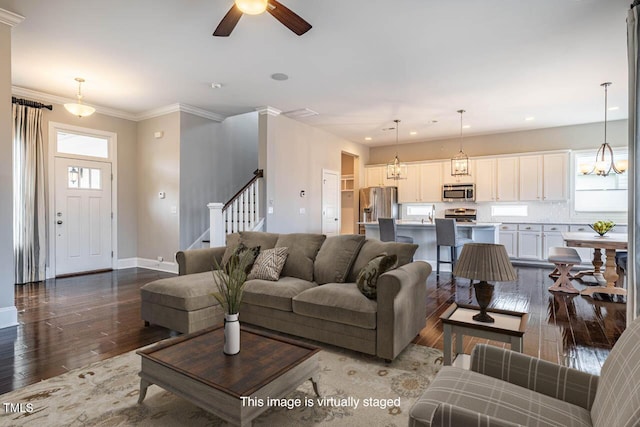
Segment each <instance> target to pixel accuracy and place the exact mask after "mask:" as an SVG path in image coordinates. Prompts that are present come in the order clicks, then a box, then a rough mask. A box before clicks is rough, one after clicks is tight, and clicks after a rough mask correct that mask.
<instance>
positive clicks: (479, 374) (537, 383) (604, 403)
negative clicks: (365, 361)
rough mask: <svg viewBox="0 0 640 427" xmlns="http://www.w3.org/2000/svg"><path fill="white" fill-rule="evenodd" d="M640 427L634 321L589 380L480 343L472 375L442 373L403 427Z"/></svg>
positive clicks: (637, 326)
mask: <svg viewBox="0 0 640 427" xmlns="http://www.w3.org/2000/svg"><path fill="white" fill-rule="evenodd" d="M520 425H524V426H556V427H579V426H580V427H582V426H596V427H640V319H636V320H635V321H634V322H632V323H631V324H630V325H629V326H628V327H627V329H626V330H625V331H624V333H623V334H622V335H621V336H620V338H619V339H618V342H616V344H615V346H614V347H613V349H612V350H611V354H609V357H608V358H607V360H606V361H605V363H604V365H603V366H602V372H601V375H600V376H599V377H598V376H594V375H590V374H586V373H584V372H580V371H577V370H575V369H571V368H567V367H564V366H560V365H556V364H554V363H550V362H546V361H543V360H540V359H537V358H534V357H530V356H527V355H524V354H521V353H516V352H512V351H509V350H504V349H501V348H498V347H493V346H489V345H484V344H479V345H477V346H476V347H475V348H474V349H473V352H472V354H471V370H470V371H466V370H462V369H458V368H453V367H449V366H446V367H443V368H442V370H441V371H440V372H439V373H438V375H437V376H436V378H435V379H434V381H433V382H432V383H431V385H430V386H429V388H428V389H427V390H426V391H425V392H424V394H423V395H422V396H421V397H420V398H419V399H418V400H417V401H416V403H415V404H414V405H413V407H412V408H411V412H410V420H409V426H412V427H417V426H427V427H452V426H456V427H464V426H477V427H483V426H485V427H494V426H498V427H502V426H504V427H512V426H520Z"/></svg>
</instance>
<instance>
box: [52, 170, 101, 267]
mask: <svg viewBox="0 0 640 427" xmlns="http://www.w3.org/2000/svg"><path fill="white" fill-rule="evenodd" d="M53 227H54V229H55V236H56V241H55V247H56V251H55V253H56V259H55V266H56V276H59V275H63V274H73V273H81V272H87V271H95V270H104V269H110V268H112V258H111V253H112V252H111V251H112V247H111V164H110V163H103V162H94V161H89V160H76V159H66V158H62V157H56V159H55V217H54V219H53Z"/></svg>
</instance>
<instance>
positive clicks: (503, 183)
mask: <svg viewBox="0 0 640 427" xmlns="http://www.w3.org/2000/svg"><path fill="white" fill-rule="evenodd" d="M518 160H519V158H518V157H498V158H497V159H496V200H497V201H499V202H512V201H515V200H518V192H519V191H518V190H519V185H518V184H519V182H520V177H519V176H518V164H519V162H518Z"/></svg>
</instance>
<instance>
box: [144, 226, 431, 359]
mask: <svg viewBox="0 0 640 427" xmlns="http://www.w3.org/2000/svg"><path fill="white" fill-rule="evenodd" d="M240 243H243V244H244V245H245V246H247V247H255V246H260V247H261V250H265V249H270V248H274V247H287V248H288V254H289V255H288V257H287V261H286V263H285V265H284V268H283V270H282V273H281V275H280V278H279V280H278V281H268V280H259V279H253V280H248V281H247V283H246V285H245V288H244V294H243V300H242V301H243V302H242V305H241V308H240V321H241V322H242V323H245V324H251V325H257V326H261V327H264V328H268V329H271V330H274V331H279V332H284V333H288V334H292V335H296V336H300V337H305V338H310V339H313V340H317V341H321V342H325V343H329V344H333V345H336V346H340V347H344V348H348V349H352V350H356V351H360V352H362V353H367V354H372V355H376V356H378V357H380V358H383V359H387V360H392V359H394V358H395V357H396V356H397V355H398V354H399V353H400V352H401V351H402V350H403V349H404V348H405V347H406V346H407V344H409V343H410V342H411V340H413V339H414V338H415V336H416V335H417V334H418V333H419V331H420V330H421V329H422V328H423V327H424V325H425V319H426V279H427V277H428V276H429V274H430V273H431V266H430V265H429V264H427V263H425V262H422V261H416V262H413V261H412V259H413V254H414V253H415V250H416V248H417V245H413V244H408V243H395V242H380V241H379V240H374V239H365V237H364V236H361V235H340V236H332V237H328V238H326V237H325V236H324V235H321V234H307V233H299V234H275V233H264V232H241V233H236V234H231V235H229V236H228V237H227V246H226V247H220V248H206V249H196V250H190V251H184V252H179V253H178V254H177V261H178V265H179V274H180V275H179V276H178V277H172V278H168V279H161V280H156V281H154V282H151V283H148V284H146V285H145V286H143V287H142V289H141V299H142V318H143V320H145V322H146V323H147V324H148V323H151V324H158V325H161V326H165V327H167V328H170V329H172V330H176V331H179V332H183V333H189V332H193V331H196V330H199V329H202V328H205V327H209V326H213V325H215V324H219V323H221V322H222V318H223V311H222V309H221V307H220V306H219V304H218V302H217V301H216V300H215V298H214V297H212V296H211V293H212V292H214V291H215V285H214V282H213V278H212V272H211V269H212V265H213V260H214V259H215V260H217V261H218V263H224V261H226V259H228V257H229V256H230V254H231V253H232V252H233V250H234V249H235V248H236V247H237V246H238V245H239V244H240ZM380 254H387V255H396V256H397V257H398V267H397V268H395V269H393V270H391V271H388V272H386V273H383V274H382V275H380V277H379V279H378V285H377V286H378V295H377V299H375V300H373V299H369V298H367V297H365V296H364V295H363V294H362V293H361V292H360V290H359V289H358V287H357V285H356V283H355V281H356V278H357V276H358V273H359V272H360V270H361V269H362V268H363V267H364V266H366V265H367V263H368V262H369V261H370V260H371V259H373V258H375V257H376V256H378V255H380Z"/></svg>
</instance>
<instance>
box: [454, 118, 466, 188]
mask: <svg viewBox="0 0 640 427" xmlns="http://www.w3.org/2000/svg"><path fill="white" fill-rule="evenodd" d="M464 112H465V111H464V110H458V113H460V151H459V152H458V154H456V155H455V156H454V157H453V158H452V159H451V176H462V175H469V156H467V155H466V154H465V153H464V151H462V113H464Z"/></svg>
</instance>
